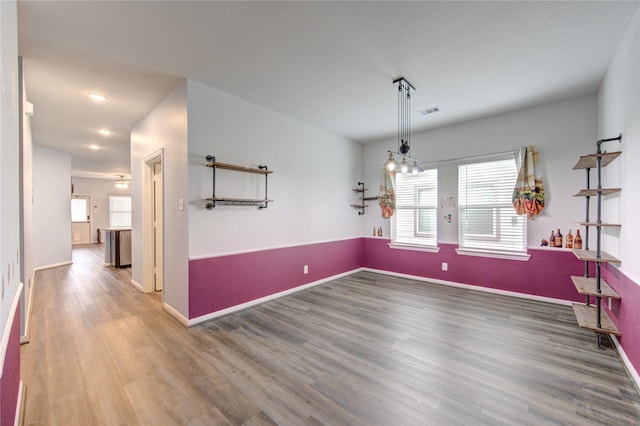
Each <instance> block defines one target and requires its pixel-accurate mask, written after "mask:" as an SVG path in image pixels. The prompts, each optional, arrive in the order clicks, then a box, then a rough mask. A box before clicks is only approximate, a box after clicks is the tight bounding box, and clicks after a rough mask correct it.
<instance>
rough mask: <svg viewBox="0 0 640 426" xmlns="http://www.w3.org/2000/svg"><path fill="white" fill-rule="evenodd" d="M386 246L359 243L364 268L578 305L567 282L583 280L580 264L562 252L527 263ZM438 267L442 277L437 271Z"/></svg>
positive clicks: (446, 247) (537, 254)
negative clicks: (444, 265) (445, 266)
mask: <svg viewBox="0 0 640 426" xmlns="http://www.w3.org/2000/svg"><path fill="white" fill-rule="evenodd" d="M388 244H389V240H387V239H382V238H380V239H378V238H364V242H363V255H364V267H366V268H372V269H379V270H384V271H389V272H397V273H402V274H408V275H415V276H419V277H425V278H432V279H438V280H444V281H452V282H456V283H462V284H470V285H475V286H480V287H488V288H493V289H499V290H505V291H511V292H516V293H523V294H528V295H535V296H543V297H550V298H553V299H561V300H573V301H583V298H582V297H581V296H579V295H578V294H577V292H576V289H575V287H574V285H573V283H572V282H571V279H570V278H569V276H570V275H583V274H584V263H583V262H580V261H578V260H577V259H576V257H575V256H574V255H573V253H571V252H569V251H564V250H552V249H546V250H535V249H532V250H529V254H530V255H531V258H530V259H529V260H528V261H519V260H507V259H495V258H488V257H478V256H463V255H459V254H457V253H456V251H455V249H456V248H457V247H458V245H457V244H442V243H441V244H439V246H440V251H439V253H429V252H423V251H414V250H402V249H392V248H390V247H389V246H388ZM442 262H446V263H447V264H448V271H443V270H442Z"/></svg>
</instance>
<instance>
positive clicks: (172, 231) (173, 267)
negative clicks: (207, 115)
mask: <svg viewBox="0 0 640 426" xmlns="http://www.w3.org/2000/svg"><path fill="white" fill-rule="evenodd" d="M159 150H164V164H163V177H164V246H163V247H164V288H163V298H164V303H166V304H168V305H170V306H171V307H172V308H173V309H175V310H177V311H178V312H179V313H180V314H182V315H183V316H184V317H188V310H189V300H188V296H189V293H188V281H189V272H188V242H187V234H188V229H187V214H186V209H185V210H183V211H180V210H179V209H178V199H180V198H182V199H184V200H186V199H187V83H186V82H183V83H182V84H180V85H179V86H178V87H177V88H176V89H175V90H174V91H173V92H171V93H170V94H169V95H168V96H167V97H166V98H165V99H164V100H163V101H162V102H161V103H160V104H159V105H158V106H157V107H155V108H154V109H153V110H152V111H151V112H150V113H149V114H147V116H146V117H145V118H143V119H142V120H141V121H140V122H139V123H138V124H136V126H135V127H134V128H133V130H132V132H131V188H130V189H131V198H132V203H133V217H132V230H131V231H132V232H131V265H132V271H131V272H132V279H133V280H134V281H135V282H137V283H138V284H140V285H143V283H144V268H143V266H144V265H143V213H144V212H143V208H142V206H143V188H142V185H143V181H144V180H143V171H144V167H146V166H145V164H144V158H146V157H148V156H149V155H152V154H154V153H156V152H158V151H159Z"/></svg>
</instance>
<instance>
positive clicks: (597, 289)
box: [571, 135, 622, 348]
mask: <svg viewBox="0 0 640 426" xmlns="http://www.w3.org/2000/svg"><path fill="white" fill-rule="evenodd" d="M616 140H617V141H620V142H621V141H622V135H619V136H618V137H616V138H610V139H601V140H599V141H598V142H597V151H596V153H595V154H590V155H583V156H581V157H580V159H579V160H578V162H577V163H576V165H575V166H574V167H573V169H574V170H586V176H587V181H586V183H587V187H586V189H583V190H581V191H579V192H578V193H577V194H575V196H576V197H585V203H586V217H585V221H584V222H580V223H579V225H580V226H584V228H585V233H584V240H583V241H584V244H585V248H584V250H582V249H580V250H578V249H574V250H573V253H574V254H575V255H576V257H577V258H578V259H580V260H583V261H584V276H579V277H578V276H572V277H571V280H572V281H573V284H574V285H575V287H576V289H577V291H578V293H579V294H581V295H584V296H585V303H584V304H578V303H576V304H574V305H573V311H574V313H575V315H576V319H577V320H578V324H579V325H580V327H583V328H586V329H589V330H593V331H594V332H595V333H596V347H598V348H602V336H603V335H608V334H613V335H616V336H619V335H620V331H619V330H618V328H617V327H616V326H615V324H614V323H613V321H612V320H611V317H609V314H608V313H607V311H606V310H605V309H602V299H607V300H608V299H620V295H618V293H616V291H615V290H614V289H613V288H611V286H610V285H609V284H607V282H606V281H605V280H603V279H602V277H601V273H600V272H601V271H600V268H601V265H602V264H603V263H617V264H619V263H620V260H618V259H616V258H615V257H613V256H611V255H610V254H608V253H606V252H604V251H603V250H602V229H603V228H604V227H620V226H621V225H620V224H614V223H606V222H603V221H602V197H603V196H607V195H610V194H615V193H618V192H620V191H621V190H622V189H621V188H603V187H602V168H603V167H606V166H607V165H608V164H610V163H611V162H612V161H613V160H615V159H616V158H618V156H619V155H620V154H621V152H620V151H616V152H609V153H607V152H602V149H601V145H602V143H604V142H610V141H616ZM591 169H595V170H596V172H597V186H596V187H595V188H592V187H591V185H590V172H591ZM591 197H596V208H597V214H596V215H597V217H596V220H595V221H592V220H590V219H589V203H590V200H591ZM590 228H595V231H596V248H595V250H589V229H590ZM591 262H593V263H594V267H595V275H594V276H592V277H590V276H589V263H591ZM593 297H595V304H594V305H592V304H591V299H592V298H593Z"/></svg>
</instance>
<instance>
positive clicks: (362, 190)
mask: <svg viewBox="0 0 640 426" xmlns="http://www.w3.org/2000/svg"><path fill="white" fill-rule="evenodd" d="M353 190H354V191H355V192H364V191H368V190H369V189H368V188H364V189H362V188H353Z"/></svg>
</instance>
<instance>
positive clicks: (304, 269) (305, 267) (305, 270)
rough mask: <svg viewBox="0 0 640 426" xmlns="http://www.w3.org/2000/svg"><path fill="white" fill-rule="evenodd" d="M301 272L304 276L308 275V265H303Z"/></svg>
mask: <svg viewBox="0 0 640 426" xmlns="http://www.w3.org/2000/svg"><path fill="white" fill-rule="evenodd" d="M303 272H304V273H305V274H308V273H309V265H304V268H303Z"/></svg>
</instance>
